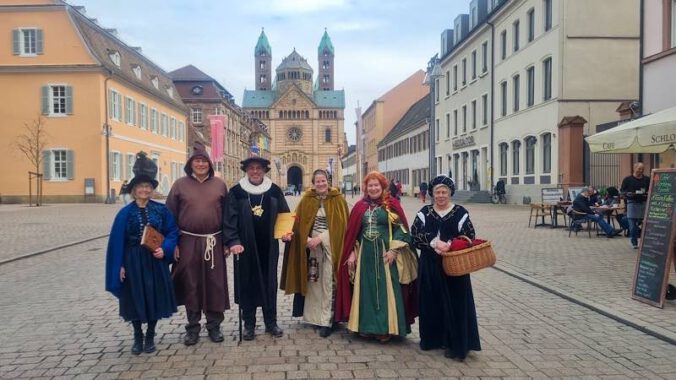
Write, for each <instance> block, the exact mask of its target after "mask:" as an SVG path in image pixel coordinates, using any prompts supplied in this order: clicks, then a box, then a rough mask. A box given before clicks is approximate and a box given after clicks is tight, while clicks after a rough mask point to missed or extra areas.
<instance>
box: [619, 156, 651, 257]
mask: <svg viewBox="0 0 676 380" xmlns="http://www.w3.org/2000/svg"><path fill="white" fill-rule="evenodd" d="M644 169H645V168H644V166H643V163H642V162H637V163H635V164H634V172H633V173H632V175H630V176H627V177H625V178H624V179H623V180H622V186H620V192H621V193H622V194H623V195H624V198H625V199H626V204H627V220H628V221H629V238H630V240H631V247H632V248H634V249H636V248H638V239H639V237H640V233H639V224H640V223H642V222H643V215H644V214H645V201H646V200H647V199H648V190H649V188H650V178H648V177H647V176H644V175H643V171H644Z"/></svg>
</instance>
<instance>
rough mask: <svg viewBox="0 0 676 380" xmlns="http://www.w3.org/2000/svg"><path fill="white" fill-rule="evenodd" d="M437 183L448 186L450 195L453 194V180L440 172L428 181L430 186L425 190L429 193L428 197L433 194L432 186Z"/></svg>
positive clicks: (435, 185)
mask: <svg viewBox="0 0 676 380" xmlns="http://www.w3.org/2000/svg"><path fill="white" fill-rule="evenodd" d="M437 185H444V186H446V187H448V189H449V190H450V192H451V196H453V194H455V182H453V180H452V179H451V178H450V177H447V176H445V175H443V174H442V175H440V176H437V177H436V178H435V179H433V180H432V182H430V186H429V187H428V188H427V192H428V193H429V194H430V197H432V196H434V188H435V187H437Z"/></svg>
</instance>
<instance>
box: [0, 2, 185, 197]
mask: <svg viewBox="0 0 676 380" xmlns="http://www.w3.org/2000/svg"><path fill="white" fill-rule="evenodd" d="M0 31H2V33H3V35H5V36H7V38H3V39H0V88H2V89H3V91H2V93H1V94H2V95H0V97H2V101H0V118H2V121H3V128H2V129H0V141H2V142H3V143H6V144H7V145H6V146H5V147H4V149H2V155H3V156H2V162H4V163H12V164H11V165H6V167H5V169H4V170H3V172H2V174H1V175H0V197H1V198H0V201H1V202H3V203H5V202H25V201H26V199H27V198H28V187H29V183H28V172H29V171H34V170H35V168H34V167H33V166H32V165H31V164H30V163H29V162H28V160H27V159H26V158H25V157H24V156H23V155H22V154H21V153H19V151H18V149H17V147H16V143H15V142H16V140H17V138H18V137H19V135H21V134H22V133H25V129H24V124H29V125H31V124H33V123H34V122H35V121H37V120H41V122H42V124H43V125H44V127H45V132H46V135H45V139H44V140H43V142H44V143H45V145H44V146H43V147H41V149H40V156H41V159H42V162H41V165H40V172H41V174H43V175H44V181H43V194H44V201H46V202H82V201H103V200H105V199H106V198H107V195H108V194H111V193H112V192H113V191H115V192H119V189H120V186H121V184H122V181H123V180H125V179H130V178H131V177H133V172H132V167H133V165H134V159H135V154H136V152H138V151H140V150H143V151H145V152H147V153H148V156H149V157H150V158H152V159H153V160H154V161H155V162H156V163H157V164H158V168H159V172H158V178H157V179H158V181H159V183H160V185H159V188H158V191H159V192H160V193H163V194H166V193H167V192H168V191H169V189H170V187H171V185H172V183H173V182H174V181H175V180H176V179H177V178H178V177H180V176H182V175H183V171H182V168H183V165H184V163H185V160H186V141H185V140H186V139H185V137H186V133H185V132H186V128H185V122H186V119H187V108H186V107H185V105H184V104H183V103H182V102H181V99H180V97H179V95H178V93H177V91H176V88H175V87H174V85H173V83H172V81H171V79H170V78H169V77H168V75H167V73H166V72H164V71H163V70H162V69H161V68H160V67H159V66H157V65H156V64H155V63H154V62H153V61H151V60H150V59H149V58H148V57H146V56H145V55H143V54H142V53H141V49H140V48H138V47H132V46H129V45H127V44H126V43H124V42H123V41H122V40H120V39H119V38H118V37H117V34H116V32H115V30H112V29H106V28H103V27H101V26H100V25H98V24H97V22H96V20H95V19H90V18H88V17H87V15H86V14H85V10H84V8H83V7H73V6H70V5H68V4H66V3H65V2H63V1H59V0H42V1H38V0H24V1H10V0H6V1H3V2H2V4H1V5H0ZM34 186H35V183H33V188H35V187H34Z"/></svg>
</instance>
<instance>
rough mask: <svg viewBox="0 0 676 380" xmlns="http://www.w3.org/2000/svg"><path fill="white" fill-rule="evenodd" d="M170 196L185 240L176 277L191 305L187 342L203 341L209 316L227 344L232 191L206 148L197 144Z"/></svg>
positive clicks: (215, 335)
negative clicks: (227, 225)
mask: <svg viewBox="0 0 676 380" xmlns="http://www.w3.org/2000/svg"><path fill="white" fill-rule="evenodd" d="M185 173H186V174H187V176H186V177H182V178H179V179H178V180H177V181H176V182H174V185H173V186H172V188H171V191H170V192H169V196H168V197H167V207H169V210H170V211H171V212H172V214H174V217H175V218H176V222H177V224H178V228H179V229H180V237H179V241H178V255H176V258H177V259H178V261H177V263H176V264H174V268H173V277H174V288H175V291H176V300H177V302H178V304H179V305H185V310H186V314H187V317H188V324H187V325H186V326H185V329H186V334H185V338H184V341H183V343H185V344H186V345H188V346H190V345H193V344H195V343H197V342H198V340H199V332H200V318H201V316H202V313H204V314H205V316H206V319H207V323H206V327H207V331H208V332H209V338H210V339H211V340H212V341H214V342H222V341H223V334H222V333H221V328H220V326H221V323H222V322H223V312H224V311H225V310H227V309H229V308H230V302H229V299H228V286H227V277H226V266H225V255H224V247H223V234H222V231H223V210H224V207H225V204H226V203H225V202H226V196H227V188H226V186H225V183H224V182H223V181H222V180H221V179H220V178H218V177H214V169H213V165H212V163H211V160H210V159H209V156H208V154H207V152H206V150H205V149H204V146H203V145H201V144H199V143H196V144H195V147H194V150H193V153H192V155H191V156H190V158H189V159H188V162H187V163H186V165H185Z"/></svg>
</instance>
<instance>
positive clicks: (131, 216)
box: [106, 152, 178, 355]
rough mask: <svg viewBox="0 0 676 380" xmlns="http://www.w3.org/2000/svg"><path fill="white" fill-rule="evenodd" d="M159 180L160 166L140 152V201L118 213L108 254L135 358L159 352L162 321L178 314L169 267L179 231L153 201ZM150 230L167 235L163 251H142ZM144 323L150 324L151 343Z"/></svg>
mask: <svg viewBox="0 0 676 380" xmlns="http://www.w3.org/2000/svg"><path fill="white" fill-rule="evenodd" d="M156 175H157V165H155V163H154V162H153V161H152V160H149V159H148V158H147V157H146V154H145V153H144V152H140V153H138V154H137V155H136V162H135V164H134V178H133V179H132V180H131V181H130V182H129V189H130V194H131V196H132V197H133V198H134V202H131V203H130V204H128V205H126V206H125V207H123V208H122V209H121V210H120V211H119V212H118V213H117V216H116V217H115V221H114V222H113V228H112V230H111V232H110V239H109V240H108V251H107V253H106V290H107V291H109V292H111V293H113V295H115V296H116V297H117V298H118V299H119V302H120V316H121V317H122V318H123V319H124V320H125V321H130V322H131V323H132V326H133V327H134V345H133V346H132V348H131V352H132V354H134V355H138V354H140V353H141V352H147V353H150V352H154V351H155V340H154V338H155V326H156V325H157V320H158V319H160V318H168V317H170V316H171V315H172V314H173V313H175V312H176V299H175V296H174V287H173V283H172V281H171V275H170V273H169V264H170V263H171V262H172V261H173V259H174V248H175V247H176V241H177V238H178V228H177V227H176V223H175V222H174V217H173V216H172V215H171V213H170V212H169V209H167V207H166V206H164V205H163V204H161V203H157V202H155V201H152V200H150V196H151V194H152V193H153V190H154V189H155V188H156V187H157V185H158V182H157V180H155V176H156ZM146 225H150V226H152V227H154V228H155V229H156V230H158V231H160V232H161V233H162V235H164V242H163V243H162V247H161V248H157V249H156V250H155V251H150V250H148V249H147V248H144V247H142V246H141V236H142V235H143V229H144V227H145V226H146ZM143 323H147V325H148V328H147V330H146V334H145V341H144V335H143V330H142V324H143Z"/></svg>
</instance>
